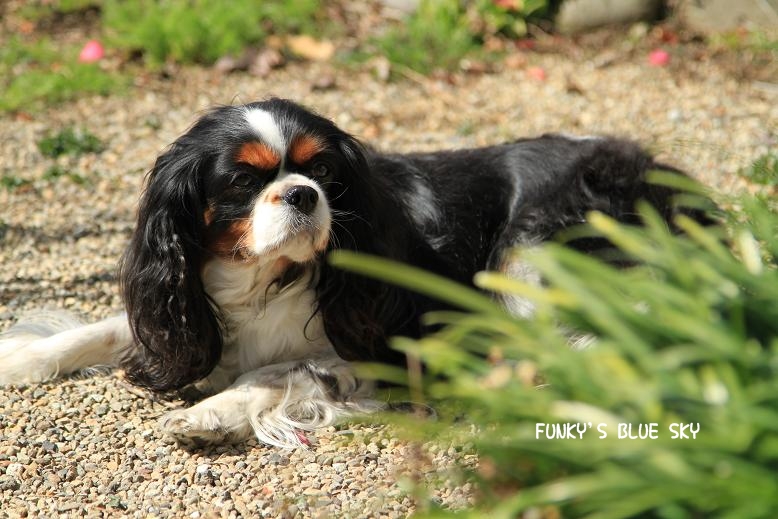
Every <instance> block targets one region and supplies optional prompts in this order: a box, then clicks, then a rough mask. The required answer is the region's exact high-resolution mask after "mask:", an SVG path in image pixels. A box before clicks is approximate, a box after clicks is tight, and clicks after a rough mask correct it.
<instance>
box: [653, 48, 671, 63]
mask: <svg viewBox="0 0 778 519" xmlns="http://www.w3.org/2000/svg"><path fill="white" fill-rule="evenodd" d="M648 63H649V64H650V65H652V66H654V67H664V66H665V65H667V64H668V63H670V53H669V52H667V51H666V50H662V49H657V50H653V51H651V53H649V55H648Z"/></svg>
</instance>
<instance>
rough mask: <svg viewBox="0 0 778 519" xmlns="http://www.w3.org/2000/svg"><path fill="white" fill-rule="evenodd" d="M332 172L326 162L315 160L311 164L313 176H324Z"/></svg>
mask: <svg viewBox="0 0 778 519" xmlns="http://www.w3.org/2000/svg"><path fill="white" fill-rule="evenodd" d="M329 174H330V167H329V166H328V165H327V164H325V163H324V162H315V163H314V164H313V166H311V178H324V177H326V176H328V175H329Z"/></svg>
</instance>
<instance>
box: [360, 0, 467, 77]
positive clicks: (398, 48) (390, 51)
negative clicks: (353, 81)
mask: <svg viewBox="0 0 778 519" xmlns="http://www.w3.org/2000/svg"><path fill="white" fill-rule="evenodd" d="M374 43H375V45H376V46H377V47H378V48H379V49H380V50H381V52H382V53H383V54H384V55H385V56H386V57H387V58H388V59H389V61H391V62H392V63H394V64H400V65H404V66H406V67H408V68H410V69H413V70H415V71H417V72H421V73H423V74H428V73H430V72H432V71H433V70H434V69H435V68H441V69H449V70H450V69H454V68H457V67H458V66H459V62H460V60H461V59H462V58H463V57H464V56H466V55H468V54H470V53H473V52H474V51H475V50H476V48H477V46H476V41H475V39H474V38H473V35H472V34H471V33H470V30H469V29H468V27H467V22H466V20H465V18H464V12H463V11H462V10H461V8H460V5H459V2H458V0H439V1H432V0H422V2H421V3H420V4H419V7H418V9H417V11H416V12H415V13H414V14H412V15H411V16H410V17H409V18H408V20H407V23H405V24H404V25H401V26H398V27H394V28H392V29H391V30H389V31H387V33H386V34H384V35H383V36H381V37H379V38H377V39H375V40H374Z"/></svg>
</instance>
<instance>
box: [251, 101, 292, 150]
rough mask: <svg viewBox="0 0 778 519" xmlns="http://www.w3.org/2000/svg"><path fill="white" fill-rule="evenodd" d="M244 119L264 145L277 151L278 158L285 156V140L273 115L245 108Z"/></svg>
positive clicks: (256, 109)
mask: <svg viewBox="0 0 778 519" xmlns="http://www.w3.org/2000/svg"><path fill="white" fill-rule="evenodd" d="M244 117H245V118H246V122H247V123H248V124H249V126H250V127H251V129H253V130H254V131H255V132H256V133H257V136H258V137H259V138H261V139H262V141H263V142H264V143H265V144H267V145H268V146H270V147H271V148H273V149H274V150H275V151H277V152H278V154H279V156H281V157H283V156H284V155H286V139H284V136H283V134H282V133H281V129H280V128H279V126H278V123H277V122H276V120H275V119H274V118H273V114H271V113H270V112H267V111H265V110H262V109H261V108H246V110H245V114H244Z"/></svg>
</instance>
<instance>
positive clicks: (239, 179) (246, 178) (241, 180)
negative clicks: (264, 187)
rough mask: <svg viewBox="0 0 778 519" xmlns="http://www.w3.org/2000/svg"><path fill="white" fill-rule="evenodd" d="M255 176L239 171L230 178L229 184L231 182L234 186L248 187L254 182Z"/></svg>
mask: <svg viewBox="0 0 778 519" xmlns="http://www.w3.org/2000/svg"><path fill="white" fill-rule="evenodd" d="M256 182H257V178H256V177H255V176H254V175H251V174H249V173H241V174H240V175H236V176H235V178H233V179H232V181H231V182H230V184H232V185H233V186H235V187H249V186H251V185H254V184H256Z"/></svg>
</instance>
